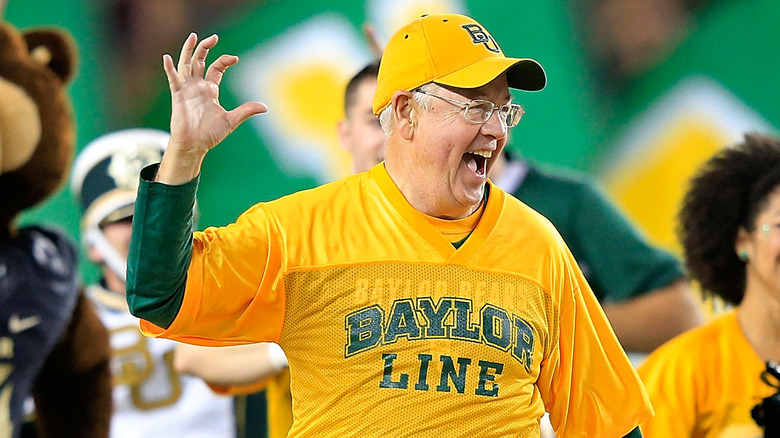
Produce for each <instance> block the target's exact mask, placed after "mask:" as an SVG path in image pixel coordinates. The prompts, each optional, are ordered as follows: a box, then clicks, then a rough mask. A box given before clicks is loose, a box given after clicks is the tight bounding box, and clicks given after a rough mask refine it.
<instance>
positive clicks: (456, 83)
mask: <svg viewBox="0 0 780 438" xmlns="http://www.w3.org/2000/svg"><path fill="white" fill-rule="evenodd" d="M504 72H506V79H507V83H508V84H509V87H510V88H516V89H518V90H525V91H539V90H541V89H542V88H544V86H545V85H546V84H547V75H546V74H545V73H544V69H543V68H542V66H541V65H540V64H539V63H538V62H536V61H535V60H533V59H530V58H503V57H494V58H485V59H482V60H480V61H478V62H475V63H474V64H471V65H469V66H467V67H464V68H462V69H460V70H458V71H456V72H453V73H450V74H448V75H444V76H442V77H440V78H438V79H435V80H434V82H437V83H439V84H443V85H449V86H451V87H458V88H477V87H481V86H483V85H485V84H487V83H489V82H490V81H492V80H493V79H495V78H497V77H498V76H499V75H501V73H504Z"/></svg>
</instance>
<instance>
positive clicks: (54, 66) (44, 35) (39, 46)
mask: <svg viewBox="0 0 780 438" xmlns="http://www.w3.org/2000/svg"><path fill="white" fill-rule="evenodd" d="M24 39H25V41H26V42H27V47H28V48H29V51H30V57H31V58H32V59H34V60H35V61H36V62H37V63H38V64H40V65H43V66H45V67H47V68H48V69H49V70H51V71H52V72H54V74H56V75H57V77H59V78H60V80H61V81H62V82H63V83H68V82H70V80H71V79H72V78H73V75H74V74H75V72H76V62H77V60H76V56H77V55H76V44H75V43H74V41H73V37H71V36H70V34H69V33H67V32H65V31H63V30H60V29H57V28H39V29H35V30H32V31H29V32H25V33H24Z"/></svg>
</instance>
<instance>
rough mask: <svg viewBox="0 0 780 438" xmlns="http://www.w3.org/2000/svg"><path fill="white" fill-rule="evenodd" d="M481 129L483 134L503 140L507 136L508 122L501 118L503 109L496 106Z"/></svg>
mask: <svg viewBox="0 0 780 438" xmlns="http://www.w3.org/2000/svg"><path fill="white" fill-rule="evenodd" d="M480 131H482V134H483V135H487V136H490V137H495V138H496V140H501V139H502V138H504V137H506V134H507V127H506V122H505V121H503V120H501V111H499V109H498V108H496V110H495V111H493V114H491V115H490V117H489V118H488V119H487V121H486V122H485V123H483V124H482V128H481V129H480Z"/></svg>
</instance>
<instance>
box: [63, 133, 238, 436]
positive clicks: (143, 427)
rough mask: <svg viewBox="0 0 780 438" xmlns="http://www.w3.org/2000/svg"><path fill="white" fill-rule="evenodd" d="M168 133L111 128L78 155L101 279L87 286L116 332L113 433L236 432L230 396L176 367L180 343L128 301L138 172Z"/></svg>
mask: <svg viewBox="0 0 780 438" xmlns="http://www.w3.org/2000/svg"><path fill="white" fill-rule="evenodd" d="M168 138H169V135H168V133H166V132H162V131H157V130H151V129H128V130H123V131H117V132H113V133H110V134H106V135H104V136H102V137H99V138H97V139H95V140H94V141H92V142H91V143H89V144H88V145H87V146H85V147H84V149H83V150H82V151H81V152H80V153H79V154H78V156H77V158H76V161H75V164H74V166H73V171H72V181H71V189H72V193H73V196H74V198H75V199H76V200H77V201H78V203H79V205H80V206H81V208H82V209H83V218H82V222H81V224H82V241H83V243H84V245H85V247H86V248H87V254H88V257H89V259H90V261H92V262H94V263H97V264H98V265H100V267H101V270H102V278H101V279H100V281H99V282H98V283H96V284H92V285H89V286H88V289H87V293H88V295H89V296H90V298H91V299H92V300H93V302H94V304H95V307H96V309H97V311H98V314H99V316H100V318H101V320H102V321H103V324H104V325H105V326H106V327H107V328H108V329H109V332H110V336H111V347H112V360H111V367H112V373H113V377H114V379H113V380H114V390H113V399H114V414H113V417H112V421H111V435H110V436H111V437H112V438H136V437H137V438H148V437H166V438H167V437H171V438H172V437H198V438H216V437H220V438H222V437H234V436H235V428H234V414H233V404H232V401H231V399H230V397H226V396H220V395H216V394H214V393H213V392H212V391H211V390H210V389H209V388H208V387H207V386H206V385H205V384H204V382H203V381H202V380H201V379H199V378H195V377H191V376H182V375H180V374H179V373H177V372H176V370H175V369H174V364H173V362H174V357H175V350H176V347H177V345H179V344H178V343H177V342H174V341H170V340H167V339H148V338H146V337H144V336H143V335H141V333H140V332H139V331H138V318H136V317H134V316H132V315H131V314H130V312H129V310H128V308H127V301H126V300H125V293H124V290H125V270H126V264H127V254H128V245H129V242H130V233H131V222H132V218H133V214H134V207H135V197H136V187H137V185H138V172H139V171H140V169H141V168H142V167H143V166H145V165H147V164H149V163H152V162H155V161H157V160H159V159H160V157H162V154H163V151H164V149H165V146H166V145H167V143H168Z"/></svg>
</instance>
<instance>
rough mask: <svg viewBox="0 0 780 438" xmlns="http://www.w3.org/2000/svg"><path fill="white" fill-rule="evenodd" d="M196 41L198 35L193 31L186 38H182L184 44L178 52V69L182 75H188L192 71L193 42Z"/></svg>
mask: <svg viewBox="0 0 780 438" xmlns="http://www.w3.org/2000/svg"><path fill="white" fill-rule="evenodd" d="M197 42H198V35H196V34H195V32H191V33H190V34H189V35H188V36H187V39H186V40H184V45H182V46H181V53H180V54H179V65H178V69H177V70H178V71H179V74H180V75H181V76H182V77H187V76H190V74H191V73H192V68H191V64H192V51H193V50H194V49H195V43H197Z"/></svg>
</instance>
